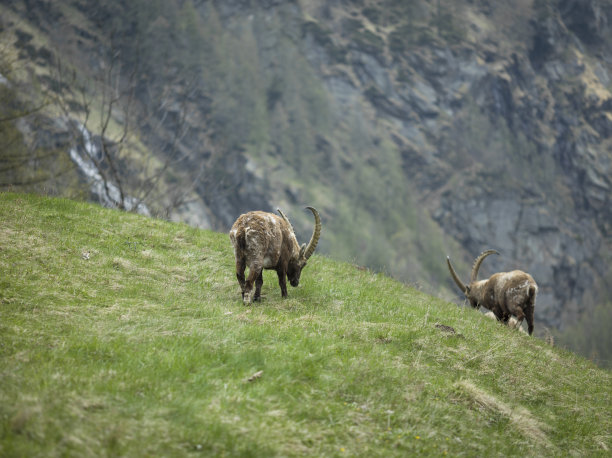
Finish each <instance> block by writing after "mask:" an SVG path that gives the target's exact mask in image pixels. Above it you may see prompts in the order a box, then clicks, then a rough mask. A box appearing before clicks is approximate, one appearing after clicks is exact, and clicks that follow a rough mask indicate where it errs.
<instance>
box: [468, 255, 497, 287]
mask: <svg viewBox="0 0 612 458" xmlns="http://www.w3.org/2000/svg"><path fill="white" fill-rule="evenodd" d="M490 254H499V253H498V252H497V251H495V250H486V251H483V252H482V253H480V255H479V256H478V257H477V258H476V259H475V260H474V266H473V267H472V275H471V276H470V283H474V282H475V281H476V279H477V278H478V269H480V264H482V261H484V258H486V257H487V256H489V255H490Z"/></svg>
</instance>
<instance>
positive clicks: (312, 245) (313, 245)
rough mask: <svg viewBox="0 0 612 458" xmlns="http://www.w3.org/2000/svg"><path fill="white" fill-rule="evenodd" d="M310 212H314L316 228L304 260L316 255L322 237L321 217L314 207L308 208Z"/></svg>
mask: <svg viewBox="0 0 612 458" xmlns="http://www.w3.org/2000/svg"><path fill="white" fill-rule="evenodd" d="M306 208H307V209H308V210H310V211H311V212H312V214H313V215H314V219H315V228H314V231H313V233H312V237H310V242H308V245H307V246H306V252H305V253H304V258H306V259H308V258H310V256H312V253H314V250H315V248H316V247H317V243H319V237H321V218H320V216H319V212H318V211H317V210H316V209H315V208H313V207H306Z"/></svg>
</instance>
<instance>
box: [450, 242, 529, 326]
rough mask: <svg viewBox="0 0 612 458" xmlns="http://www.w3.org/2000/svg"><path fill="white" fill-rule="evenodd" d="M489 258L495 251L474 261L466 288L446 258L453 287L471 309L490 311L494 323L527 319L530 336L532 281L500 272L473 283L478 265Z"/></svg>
mask: <svg viewBox="0 0 612 458" xmlns="http://www.w3.org/2000/svg"><path fill="white" fill-rule="evenodd" d="M490 254H499V253H498V252H497V251H495V250H487V251H484V252H483V253H481V254H480V256H478V257H477V258H476V260H475V261H474V266H473V267H472V275H471V277H470V283H469V285H466V284H463V283H462V282H461V280H459V277H458V276H457V274H456V273H455V269H453V266H452V265H451V262H450V258H449V257H448V256H447V257H446V262H447V264H448V269H449V270H450V273H451V276H452V277H453V280H455V283H456V284H457V286H458V287H459V288H460V289H461V291H463V293H464V294H465V297H466V298H467V300H468V301H469V302H470V305H471V306H472V307H474V308H480V306H482V307H485V308H486V309H489V310H491V311H492V312H493V313H494V314H495V316H496V317H497V319H498V320H500V321H503V322H504V323H506V324H508V320H509V319H510V316H511V315H513V316H515V317H516V319H517V321H518V326H520V325H521V323H522V322H523V319H524V318H525V319H527V328H528V331H529V334H530V335H531V334H532V333H533V313H534V309H535V300H536V294H537V292H538V285H537V284H536V282H535V281H534V279H533V277H532V276H531V275H529V274H528V273H525V272H523V271H521V270H513V271H512V272H500V273H496V274H493V275H491V277H489V279H488V280H480V281H478V280H477V277H478V269H480V264H482V261H483V260H484V259H485V258H486V257H487V256H489V255H490Z"/></svg>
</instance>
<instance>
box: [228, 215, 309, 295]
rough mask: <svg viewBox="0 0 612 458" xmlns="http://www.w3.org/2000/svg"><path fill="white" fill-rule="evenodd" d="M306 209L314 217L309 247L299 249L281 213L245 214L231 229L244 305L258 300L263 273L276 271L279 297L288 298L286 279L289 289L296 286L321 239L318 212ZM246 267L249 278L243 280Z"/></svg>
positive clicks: (304, 246)
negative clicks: (289, 285) (266, 270)
mask: <svg viewBox="0 0 612 458" xmlns="http://www.w3.org/2000/svg"><path fill="white" fill-rule="evenodd" d="M306 208H307V209H308V210H310V211H311V212H312V214H313V215H314V219H315V228H314V232H313V233H312V237H311V238H310V241H309V242H308V245H306V244H303V245H302V246H301V247H300V245H299V244H298V241H297V239H296V237H295V232H294V231H293V226H291V223H290V222H289V220H288V219H287V217H286V216H285V215H284V213H283V212H282V211H281V210H280V209H277V211H278V213H279V214H280V216H277V215H275V214H273V213H266V212H261V211H253V212H249V213H245V214H243V215H240V216H239V217H238V219H237V220H236V222H235V223H234V225H233V226H232V229H231V230H230V233H229V236H230V240H231V241H232V245H234V256H235V258H236V277H237V278H238V283H240V289H241V290H242V300H243V301H244V303H245V304H247V305H248V304H250V303H251V302H253V301H257V300H259V299H260V298H261V285H263V269H272V270H276V273H277V275H278V284H279V285H280V289H281V295H282V297H287V281H286V279H287V278H288V279H289V283H290V284H291V286H293V287H295V286H298V284H299V282H300V274H301V273H302V269H303V268H304V266H305V265H306V262H307V261H308V258H310V256H311V255H312V253H313V252H314V250H315V248H316V247H317V243H318V242H319V237H320V235H321V218H320V217H319V212H318V211H317V210H315V209H314V208H312V207H306ZM246 267H248V268H249V276H248V278H247V279H246V280H245V277H244V270H245V268H246ZM253 283H255V290H254V291H253Z"/></svg>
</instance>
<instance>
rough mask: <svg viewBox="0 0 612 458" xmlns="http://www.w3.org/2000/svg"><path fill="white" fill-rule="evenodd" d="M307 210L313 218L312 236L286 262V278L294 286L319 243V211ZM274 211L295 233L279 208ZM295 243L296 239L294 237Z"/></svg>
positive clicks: (310, 208) (297, 283) (309, 208)
mask: <svg viewBox="0 0 612 458" xmlns="http://www.w3.org/2000/svg"><path fill="white" fill-rule="evenodd" d="M306 208H307V209H308V210H310V211H311V212H312V214H313V215H314V219H315V227H314V231H313V232H312V236H311V237H310V241H309V242H308V245H306V244H305V243H304V244H302V246H301V247H300V248H299V250H295V251H296V252H297V254H296V252H295V251H294V256H292V257H291V259H289V262H288V263H287V279H288V280H289V284H290V285H291V286H293V287H296V286H298V285H299V283H300V275H301V273H302V269H303V268H304V267H305V266H306V263H307V262H308V259H309V258H310V256H312V253H314V250H315V248H316V247H317V243H319V237H320V236H321V218H320V217H319V212H318V211H317V210H316V209H315V208H313V207H306ZM276 211H278V213H279V214H280V215H281V217H282V218H283V219H284V220H285V221H286V223H287V224H288V225H289V227H290V228H291V231H292V232H293V234H294V235H295V231H294V230H293V226H292V225H291V222H290V221H289V218H287V217H286V216H285V214H284V213H283V212H282V211H281V209H280V208H277V209H276ZM296 243H297V239H296Z"/></svg>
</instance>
